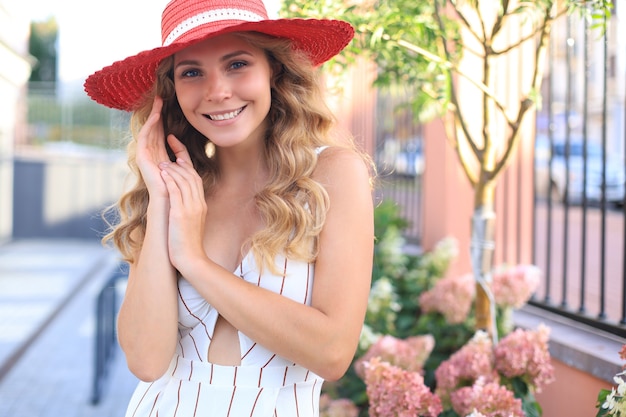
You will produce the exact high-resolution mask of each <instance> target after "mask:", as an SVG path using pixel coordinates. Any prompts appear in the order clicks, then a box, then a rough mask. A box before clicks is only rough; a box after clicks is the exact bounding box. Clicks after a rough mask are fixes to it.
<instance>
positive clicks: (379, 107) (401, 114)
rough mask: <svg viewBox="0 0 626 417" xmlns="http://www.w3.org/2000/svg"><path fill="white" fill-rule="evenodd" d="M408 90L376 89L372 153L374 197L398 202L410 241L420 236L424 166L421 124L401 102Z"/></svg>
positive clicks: (413, 242)
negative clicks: (375, 174)
mask: <svg viewBox="0 0 626 417" xmlns="http://www.w3.org/2000/svg"><path fill="white" fill-rule="evenodd" d="M409 94H410V91H408V90H401V91H385V92H382V91H381V92H379V94H378V98H377V103H376V128H375V135H376V136H375V138H374V139H375V155H374V159H375V161H376V165H377V168H378V187H377V196H376V197H377V200H378V201H382V200H391V201H394V202H396V203H397V205H398V208H399V214H400V215H401V216H402V217H404V218H405V219H406V220H407V221H408V223H409V225H408V227H407V229H406V230H405V231H404V235H405V238H406V239H407V241H408V242H409V243H411V244H415V245H418V244H420V242H421V237H422V211H423V210H422V174H423V172H424V168H425V160H424V145H423V143H424V141H423V136H422V129H421V126H420V125H419V124H417V123H415V121H414V117H413V113H412V111H411V109H410V108H409V107H407V106H404V105H403V103H405V102H406V99H407V96H408V95H409Z"/></svg>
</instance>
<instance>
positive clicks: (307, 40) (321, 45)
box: [84, 19, 354, 111]
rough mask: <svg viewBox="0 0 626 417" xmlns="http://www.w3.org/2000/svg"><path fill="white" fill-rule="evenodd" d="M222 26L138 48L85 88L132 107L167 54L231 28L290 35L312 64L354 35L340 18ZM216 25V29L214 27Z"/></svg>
mask: <svg viewBox="0 0 626 417" xmlns="http://www.w3.org/2000/svg"><path fill="white" fill-rule="evenodd" d="M221 24H222V26H223V28H221V29H220V28H219V27H218V28H216V27H215V24H213V25H212V27H211V28H210V29H204V31H206V32H207V33H203V28H202V27H199V28H197V29H196V30H194V31H192V32H190V33H187V34H186V35H185V37H182V38H181V39H179V40H178V41H177V42H176V43H174V44H172V45H169V46H164V47H158V48H154V49H151V50H147V51H143V52H140V53H138V54H136V55H133V56H130V57H128V58H125V59H123V60H121V61H116V62H114V63H113V64H111V65H109V66H107V67H104V68H102V69H101V70H99V71H96V72H95V73H93V74H92V75H90V76H89V77H88V78H87V80H86V81H85V85H84V87H85V92H86V93H87V95H89V97H91V98H92V99H93V100H94V101H96V102H98V103H100V104H102V105H104V106H107V107H111V108H115V109H119V110H125V111H132V110H135V109H136V108H137V107H138V106H139V105H140V103H141V101H142V99H143V97H144V96H145V94H146V93H147V92H148V91H150V89H151V88H152V86H153V84H154V82H155V78H156V69H157V67H158V65H159V63H160V62H161V61H162V60H163V59H165V58H166V57H168V56H170V55H173V54H175V53H176V52H177V51H180V50H182V49H184V48H186V47H188V46H190V45H192V44H194V43H197V42H200V41H203V40H205V39H208V38H211V37H215V36H219V35H223V34H226V33H232V32H249V31H254V32H260V33H265V34H267V35H271V36H276V37H280V38H288V39H291V41H292V43H293V47H294V48H295V49H298V50H301V51H303V52H305V53H306V54H307V55H308V56H309V58H310V60H311V63H312V64H313V65H315V66H317V65H320V64H322V63H324V62H326V61H328V60H329V59H330V58H332V57H333V56H335V55H337V54H338V53H339V52H341V50H342V49H344V48H345V47H346V45H348V43H349V42H350V41H351V40H352V38H353V37H354V29H353V28H352V26H351V25H350V24H349V23H347V22H344V21H341V20H330V19H276V20H263V21H260V22H241V23H236V22H235V23H234V24H233V21H224V22H221ZM216 29H217V30H216Z"/></svg>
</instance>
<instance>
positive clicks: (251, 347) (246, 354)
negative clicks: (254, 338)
mask: <svg viewBox="0 0 626 417" xmlns="http://www.w3.org/2000/svg"><path fill="white" fill-rule="evenodd" d="M255 346H256V342H255V343H254V344H253V345H252V346H250V349H248V351H247V352H246V353H245V354H244V355H243V356H242V357H241V359H242V360H243V359H244V358H245V357H246V356H248V354H249V353H250V352H252V349H254V347H255Z"/></svg>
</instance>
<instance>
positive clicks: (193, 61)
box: [174, 49, 253, 68]
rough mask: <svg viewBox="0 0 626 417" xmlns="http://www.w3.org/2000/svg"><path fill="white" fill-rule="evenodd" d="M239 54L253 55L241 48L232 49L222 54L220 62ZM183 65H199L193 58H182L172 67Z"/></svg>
mask: <svg viewBox="0 0 626 417" xmlns="http://www.w3.org/2000/svg"><path fill="white" fill-rule="evenodd" d="M239 55H249V56H253V55H252V53H250V52H248V51H245V50H243V49H242V50H240V51H234V52H230V53H227V54H226V55H224V56H222V57H221V58H220V61H222V62H224V61H228V60H229V59H232V58H235V57H237V56H239ZM184 65H191V66H198V65H200V61H198V60H195V59H185V60H182V61H180V62H178V63H176V65H175V66H174V68H178V67H180V66H184Z"/></svg>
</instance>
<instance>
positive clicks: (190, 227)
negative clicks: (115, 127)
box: [159, 135, 207, 269]
mask: <svg viewBox="0 0 626 417" xmlns="http://www.w3.org/2000/svg"><path fill="white" fill-rule="evenodd" d="M167 142H168V144H169V145H170V147H171V148H172V151H174V154H175V155H176V161H175V162H163V163H161V164H160V165H159V167H160V169H161V177H162V178H163V181H164V183H165V185H166V187H167V192H168V195H169V203H170V211H169V228H168V251H169V257H170V262H171V263H172V265H174V267H175V268H177V269H180V266H181V265H184V264H188V262H189V261H190V260H191V259H193V258H194V257H205V256H206V255H205V252H204V248H203V243H202V240H203V234H204V223H205V219H206V214H207V206H206V199H205V195H204V186H203V183H202V178H200V175H198V173H197V172H196V170H195V169H194V167H193V165H192V163H191V158H190V156H189V153H188V152H187V149H186V148H185V145H183V144H182V143H181V142H180V141H179V140H178V139H177V138H176V137H175V136H174V135H169V136H168V137H167Z"/></svg>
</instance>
